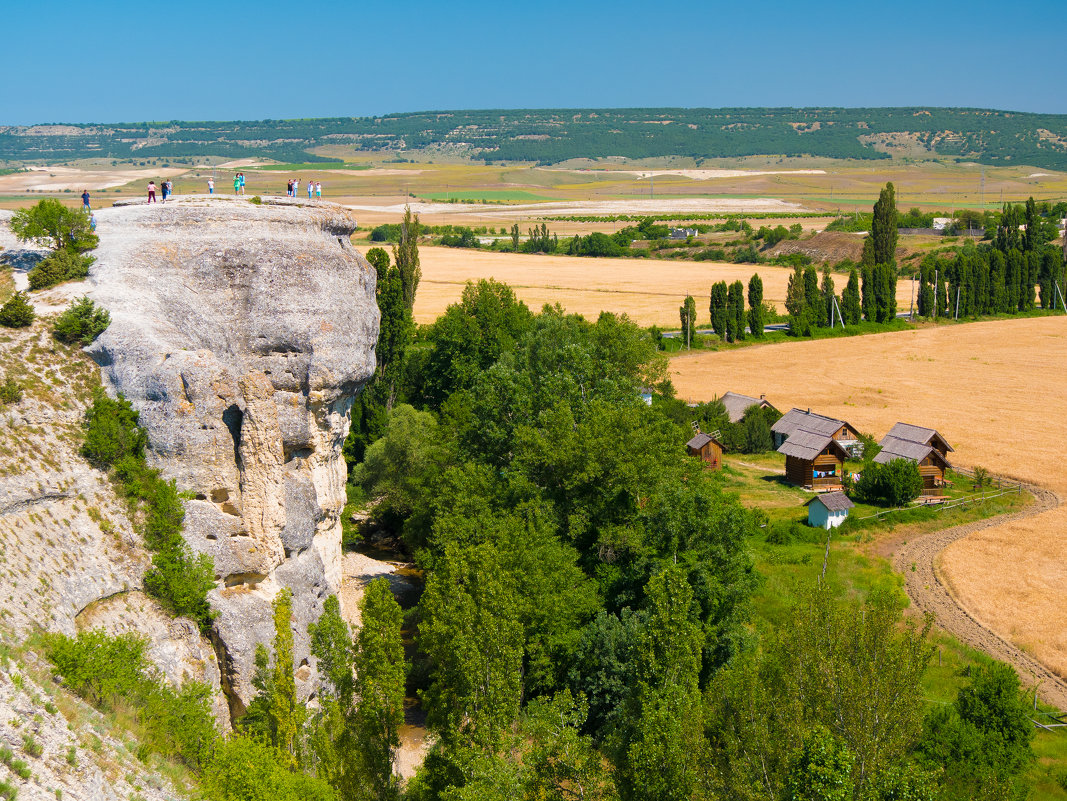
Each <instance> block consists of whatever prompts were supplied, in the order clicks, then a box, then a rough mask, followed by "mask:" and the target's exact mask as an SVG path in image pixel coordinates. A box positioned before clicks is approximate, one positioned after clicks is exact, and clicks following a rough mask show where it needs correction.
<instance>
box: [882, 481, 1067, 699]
mask: <svg viewBox="0 0 1067 801" xmlns="http://www.w3.org/2000/svg"><path fill="white" fill-rule="evenodd" d="M1023 486H1024V487H1025V488H1026V489H1027V490H1028V491H1029V492H1031V493H1033V495H1034V498H1035V500H1034V502H1033V503H1031V504H1030V505H1029V506H1027V507H1026V508H1025V509H1023V510H1022V511H1019V512H1012V513H1010V514H1006V515H999V516H997V517H990V518H988V519H986V520H978V521H976V522H973V523H964V524H963V525H959V526H953V527H952V528H946V529H942V530H941V531H934V532H931V533H930V534H925V535H923V536H921V537H918V538H917V539H913V540H909V541H908V542H907V543H905V544H904V545H902V546H901V547H900V548H899V549H898V550H897V551H896V553H895V554H894V556H893V567H894V569H896V570H897V571H898V572H899V573H900V574H901V575H903V576H904V589H905V591H906V592H907V593H908V597H909V598H910V599H911V602H912V604H913V605H914V607H915V608H916V609H917V610H918V611H919V612H922V613H927V612H929V613H931V614H932V615H933V616H934V619H935V621H936V622H937V625H938V626H940V627H941V628H942V629H944V630H945V631H947V632H948V633H949V634H951V635H953V636H954V637H955V638H956V639H958V640H959V641H960V642H963V643H966V644H967V645H969V646H971V647H972V648H976V649H978V650H979V651H982V652H984V653H986V654H989V655H990V656H991V657H993V658H994V659H999V660H1001V661H1004V662H1007V663H1008V664H1010V665H1011V666H1012V667H1014V668H1015V670H1016V672H1017V673H1018V674H1019V677H1020V678H1021V679H1022V681H1023V683H1024V684H1038V685H1039V687H1040V690H1039V694H1040V697H1041V699H1042V700H1043V701H1045V702H1046V703H1049V704H1051V705H1053V706H1055V707H1056V708H1057V709H1060V710H1067V681H1064V680H1063V679H1062V678H1060V677H1059V676H1057V675H1056V674H1055V673H1053V672H1052V671H1051V670H1049V669H1048V668H1046V667H1045V666H1044V665H1042V664H1041V663H1040V662H1038V661H1037V660H1036V659H1034V658H1033V657H1031V656H1029V655H1028V654H1026V653H1024V652H1023V651H1021V650H1020V649H1019V648H1017V647H1015V646H1014V645H1012V644H1011V643H1009V642H1008V641H1007V640H1005V639H1004V638H1003V637H1001V636H1000V635H999V634H996V633H995V632H993V631H992V630H991V629H989V628H986V626H985V625H983V624H982V623H981V622H980V621H978V620H977V619H976V618H975V617H974V616H973V615H971V613H970V612H968V611H967V610H966V609H965V608H964V607H963V606H961V605H960V603H959V602H958V601H957V600H956V598H955V597H954V595H953V594H952V592H951V591H950V589H949V587H948V585H947V584H946V583H945V581H944V580H943V578H942V576H941V571H940V570H939V569H938V557H939V556H940V555H941V552H942V551H943V550H944V549H945V548H947V547H948V546H949V545H951V544H952V543H953V542H955V541H956V540H959V539H962V538H963V537H966V536H968V535H969V534H973V533H975V532H976V531H981V530H982V529H986V528H991V527H993V526H1001V525H1004V524H1005V523H1009V522H1012V521H1015V520H1022V519H1024V518H1027V517H1032V516H1034V515H1037V514H1041V513H1042V512H1047V511H1050V510H1052V509H1055V508H1056V507H1058V506H1059V505H1060V498H1059V496H1058V495H1057V494H1056V493H1055V492H1053V491H1052V490H1048V489H1044V488H1042V487H1036V486H1033V485H1030V484H1024V485H1023ZM913 566H914V570H913V569H912V567H913Z"/></svg>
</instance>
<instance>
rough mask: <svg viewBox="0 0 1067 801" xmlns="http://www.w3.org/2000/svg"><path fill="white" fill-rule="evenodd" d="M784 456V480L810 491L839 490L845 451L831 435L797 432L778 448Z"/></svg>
mask: <svg viewBox="0 0 1067 801" xmlns="http://www.w3.org/2000/svg"><path fill="white" fill-rule="evenodd" d="M778 453H781V454H784V455H785V477H786V480H787V481H789V483H791V484H796V485H797V486H798V487H804V488H806V489H810V490H839V489H841V488H842V486H843V485H842V483H841V480H842V476H843V475H844V472H845V459H847V458H848V451H846V450H845V447H844V445H842V444H841V443H840V442H838V441H837V440H836V439H834V437H833V435H832V434H820V433H817V432H815V431H807V430H805V429H803V428H798V429H797V430H796V431H794V432H793V433H792V434H790V435H789V439H787V440H786V441H785V442H783V443H782V444H781V445H780V446H778Z"/></svg>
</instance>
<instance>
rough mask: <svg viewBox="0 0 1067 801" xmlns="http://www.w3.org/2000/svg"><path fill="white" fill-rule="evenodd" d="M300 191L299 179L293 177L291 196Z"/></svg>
mask: <svg viewBox="0 0 1067 801" xmlns="http://www.w3.org/2000/svg"><path fill="white" fill-rule="evenodd" d="M299 191H300V179H299V178H294V179H293V197H296V193H297V192H299Z"/></svg>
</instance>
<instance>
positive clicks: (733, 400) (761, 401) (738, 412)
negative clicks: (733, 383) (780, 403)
mask: <svg viewBox="0 0 1067 801" xmlns="http://www.w3.org/2000/svg"><path fill="white" fill-rule="evenodd" d="M719 400H721V401H722V405H723V406H725V407H726V414H727V415H729V417H730V422H731V423H737V422H739V421H740V420H741V418H742V417H744V416H745V412H747V411H748V410H749V409H750V408H751V407H752V406H770V408H772V409H773V408H774V407H773V406H771V404H770V402H769V401H768V400H766V399H765V398H752V397H750V396H748V395H739V394H738V393H736V392H727V393H726V394H725V395H723V396H722V397H721V398H719Z"/></svg>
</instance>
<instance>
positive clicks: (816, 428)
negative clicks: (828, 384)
mask: <svg viewBox="0 0 1067 801" xmlns="http://www.w3.org/2000/svg"><path fill="white" fill-rule="evenodd" d="M800 430H804V431H808V432H811V433H815V434H826V435H827V436H830V437H833V438H834V439H835V440H837V442H838V444H839V445H841V446H842V447H843V448H844V449H845V450H846V452H847V454H848V455H851V456H854V457H856V458H859V457H861V456H862V455H863V443H862V442H860V434H859V432H858V431H857V430H856V429H854V428H853V427H852V426H850V425H849V424H848V423H846V422H845V421H844V420H838V419H836V418H834V417H826V416H825V415H821V414H814V413H813V412H812V411H811V409H808V410H807V411H804V410H803V409H795V408H794V409H790V410H789V411H788V412H786V413H785V414H784V415H782V417H781V418H779V420H778V422H777V423H775V424H774V425H773V426H771V434H773V435H774V447H775V448H778V449H779V450H781V447H782V444H783V443H784V442H786V441H787V440H788V439H789V438H790V437H791V436H793V434H794V432H796V431H800ZM846 458H847V456H846Z"/></svg>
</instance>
